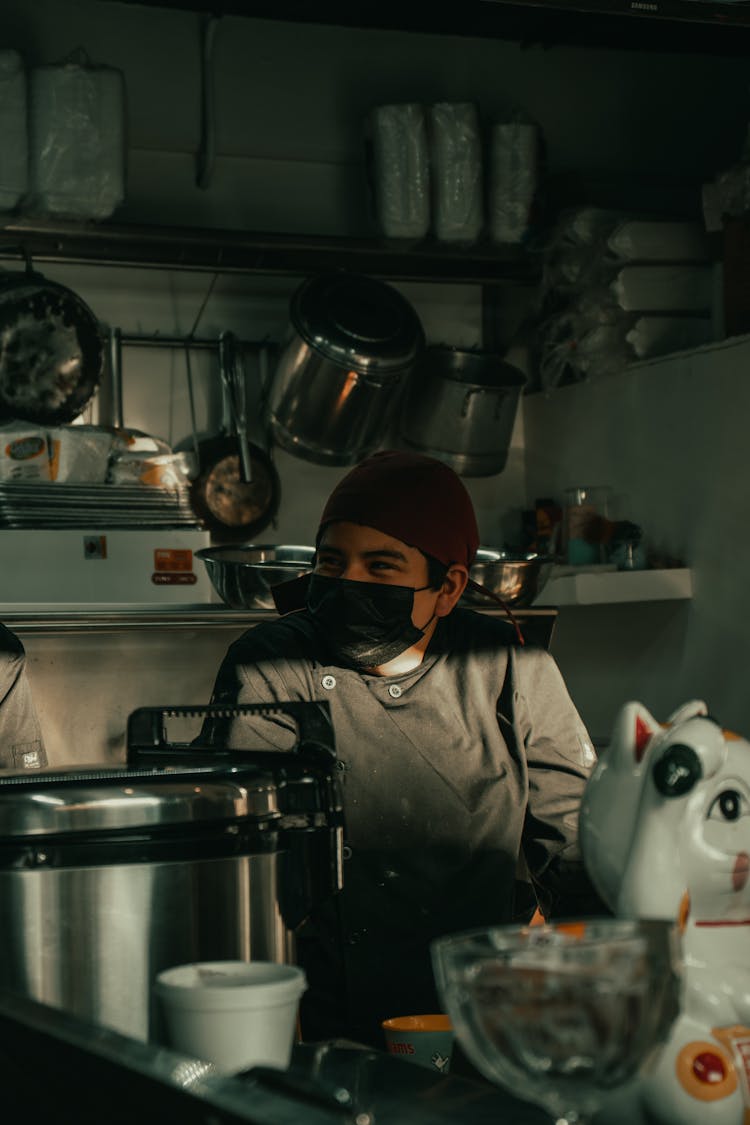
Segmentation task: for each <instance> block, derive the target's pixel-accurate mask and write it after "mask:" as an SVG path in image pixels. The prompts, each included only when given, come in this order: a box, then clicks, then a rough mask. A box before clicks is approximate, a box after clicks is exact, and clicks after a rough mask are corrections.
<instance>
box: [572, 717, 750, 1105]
mask: <svg viewBox="0 0 750 1125" xmlns="http://www.w3.org/2000/svg"><path fill="white" fill-rule="evenodd" d="M581 841H582V847H583V852H584V858H585V861H586V866H587V869H588V871H589V873H590V876H591V878H592V880H593V882H594V884H595V886H596V887H597V889H598V890H599V893H600V894H601V895H602V897H603V898H604V899H605V901H606V902H607V903H608V905H609V906H610V907H611V908H612V909H613V910H614V911H615V913H616V914H618V915H621V916H624V917H637V918H661V919H667V920H669V919H678V920H679V926H680V929H681V931H682V957H683V990H682V999H681V1007H680V1014H679V1016H678V1017H677V1019H676V1021H675V1023H674V1025H673V1027H672V1029H671V1032H670V1037H669V1040H668V1042H667V1044H666V1046H665V1049H664V1051H663V1053H662V1054H661V1055H660V1057H659V1059H658V1061H657V1063H656V1065H655V1067H654V1068H653V1069H652V1070H650V1071H648V1072H647V1073H646V1074H645V1075H644V1077H643V1079H642V1080H641V1084H640V1098H641V1101H642V1104H643V1106H644V1107H645V1109H646V1110H647V1111H648V1113H649V1114H650V1116H651V1117H653V1118H654V1119H655V1120H656V1121H658V1122H660V1123H663V1125H750V1085H749V1078H750V742H748V741H746V740H745V739H744V738H740V737H739V736H737V735H735V734H732V733H730V732H728V731H725V730H722V729H721V727H720V726H719V725H718V724H717V723H716V722H715V721H714V720H713V719H711V718H710V717H709V716H708V713H707V709H706V705H705V704H704V703H702V702H700V701H694V702H691V703H688V704H686V705H685V706H684V707H681V708H680V709H679V711H677V712H676V713H675V714H674V715H672V716H671V717H670V719H669V720H668V722H667V723H666V724H664V725H661V724H659V723H658V722H656V720H655V719H654V718H653V717H652V716H651V715H650V714H649V712H648V711H647V710H646V708H645V707H643V706H641V705H640V704H638V703H628V704H626V705H625V707H623V709H622V711H621V712H620V714H619V716H618V718H617V721H616V724H615V728H614V732H613V737H612V741H611V745H610V746H609V748H608V749H607V750H605V751H604V753H603V754H602V756H601V758H600V760H599V763H598V764H597V767H596V769H595V771H594V773H593V775H592V777H591V780H590V782H589V784H588V786H587V788H586V791H585V793H584V798H583V802H582V805H581Z"/></svg>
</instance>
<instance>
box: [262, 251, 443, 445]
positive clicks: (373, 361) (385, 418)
mask: <svg viewBox="0 0 750 1125" xmlns="http://www.w3.org/2000/svg"><path fill="white" fill-rule="evenodd" d="M290 313H291V327H290V331H289V336H288V339H287V342H286V345H285V347H284V349H283V351H282V353H281V356H280V358H279V363H278V366H277V368H276V371H275V373H274V376H273V379H272V382H271V386H270V389H269V394H268V404H267V423H268V425H269V427H270V430H271V433H272V435H273V437H274V439H275V441H276V442H277V443H278V444H279V445H280V446H281V447H282V448H283V449H286V450H287V451H288V452H290V453H294V454H296V455H297V456H299V457H302V458H305V459H306V460H308V461H314V462H316V463H318V464H321V465H351V464H353V463H354V462H355V461H358V460H360V459H361V458H362V457H364V456H366V455H367V454H368V453H370V452H371V451H372V450H374V449H375V448H377V446H378V445H379V444H380V443H381V442H382V441H383V439H384V438H385V436H386V433H387V429H388V425H389V423H390V421H391V418H392V414H393V410H394V408H395V406H396V402H397V393H398V390H399V387H400V385H401V383H402V380H403V378H404V376H405V375H406V373H407V372H408V371H409V369H410V368H411V366H412V364H413V362H414V360H415V359H416V357H417V356H418V355H419V354H420V352H421V350H422V347H423V345H424V333H423V330H422V326H421V324H420V322H419V318H418V317H417V314H416V312H415V311H414V309H413V308H412V306H411V305H410V304H409V302H408V301H407V300H406V299H405V298H404V297H402V296H401V294H400V293H398V292H397V291H396V290H395V289H393V288H391V286H389V285H386V284H385V283H384V282H381V281H375V280H373V279H372V278H368V277H362V276H360V275H357V274H347V273H337V274H330V275H329V274H326V275H322V276H319V277H312V278H309V279H308V280H307V281H305V282H303V284H302V285H301V286H300V287H299V288H298V289H297V291H296V292H295V293H294V295H293V297H292V301H291V306H290Z"/></svg>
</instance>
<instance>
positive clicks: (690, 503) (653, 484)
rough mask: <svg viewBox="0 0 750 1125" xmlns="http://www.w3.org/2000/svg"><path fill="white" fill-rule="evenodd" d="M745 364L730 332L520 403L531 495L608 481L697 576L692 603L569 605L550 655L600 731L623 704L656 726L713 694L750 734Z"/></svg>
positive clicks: (725, 715) (749, 389) (627, 511)
mask: <svg viewBox="0 0 750 1125" xmlns="http://www.w3.org/2000/svg"><path fill="white" fill-rule="evenodd" d="M748 362H750V339H748V338H747V337H736V338H734V339H731V340H727V341H725V342H724V343H723V344H719V345H715V346H713V347H708V348H703V349H701V350H699V351H696V352H690V353H688V352H686V353H682V354H677V355H675V356H673V357H670V358H668V359H664V360H661V361H658V360H656V361H650V362H645V363H640V364H636V365H634V366H633V367H632V368H630V369H629V370H628V371H625V372H623V373H622V374H620V375H617V376H612V377H609V378H602V379H600V380H599V381H592V382H591V383H587V384H578V385H576V386H572V387H567V388H562V389H558V390H556V391H554V392H553V393H552V394H550V395H549V396H546V397H545V396H543V395H535V396H530V397H528V398H527V399H526V402H525V425H526V469H527V474H528V478H527V486H528V490H529V493H528V494H529V496H530V497H533V496H539V495H547V494H549V493H550V492H551V493H553V494H556V495H560V494H561V492H562V489H564V488H566V487H569V486H572V485H576V484H606V485H610V486H611V487H612V489H613V492H614V494H615V495H616V496H618V497H619V503H620V511H619V515H620V516H621V517H625V518H630V519H633V520H634V521H635V522H636V523H639V524H641V525H642V527H643V529H644V533H645V537H646V542H647V543H648V545H649V547H650V548H651V549H654V550H657V551H659V552H662V553H666V554H670V555H672V556H676V557H677V558H679V559H682V560H684V562H685V563H686V564H687V565H688V566H690V567H692V569H693V572H694V597H693V599H692V600H691V601H689V602H685V603H681V602H662V603H654V604H649V603H643V604H641V605H625V606H612V607H609V608H608V609H600V608H583V609H579V608H570V609H566V610H564V611H563V614H562V616H561V620H560V622H559V626H560V627H559V631H558V634H557V641H558V644H557V646H556V649H555V651H556V655H557V656H558V659H559V661H560V663H561V666H562V668H563V671H564V673H565V674H566V677H567V679H568V682H569V685H570V687H571V690H572V692H573V694H574V696H575V698H576V700H577V702H578V703H579V705H580V707H581V709H582V711H583V714H584V716H585V718H586V719H587V721H588V722H589V725H590V726H591V728H592V732H593V733H594V734H596V735H601V734H607V733H608V731H609V728H610V726H611V721H612V718H613V716H614V714H615V712H616V709H617V708H618V706H619V705H620V704H621V703H623V702H625V700H626V699H639V700H641V701H642V702H643V703H645V704H646V706H647V707H649V708H650V709H652V710H653V713H654V715H655V717H656V718H657V719H659V720H661V721H663V720H665V719H666V718H667V717H668V714H669V713H670V712H671V711H672V710H673V709H675V708H676V707H677V706H679V705H680V704H681V703H683V702H686V701H687V700H688V699H692V698H698V699H705V700H706V702H707V703H708V706H709V710H710V711H711V713H712V714H714V715H715V716H716V718H718V719H719V720H720V721H721V722H722V723H723V724H724V725H725V726H727V727H730V728H732V729H734V730H737V731H739V732H741V733H744V734H747V732H748V731H750V693H748V689H747V678H748V669H749V668H750V634H748V630H747V621H748V620H749V619H750V586H748V582H747V573H748V568H747V560H748V557H750V524H749V523H748V518H747V517H748V513H750V484H749V483H748V479H749V478H748V474H747V473H746V472H745V470H744V467H743V459H744V452H743V451H744V448H745V445H746V441H747V437H746V434H747V418H748V411H749V410H750V381H748V379H747V368H748Z"/></svg>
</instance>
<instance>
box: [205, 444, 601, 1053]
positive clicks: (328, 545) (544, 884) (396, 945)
mask: <svg viewBox="0 0 750 1125" xmlns="http://www.w3.org/2000/svg"><path fill="white" fill-rule="evenodd" d="M478 543H479V533H478V530H477V522H476V518H475V513H474V510H473V507H472V503H471V499H470V497H469V494H468V492H467V490H466V488H465V486H464V485H463V483H462V481H461V480H460V478H459V477H458V476H457V475H456V474H455V473H454V472H453V470H452V469H450V468H449V467H448V466H446V465H445V464H443V463H442V462H440V461H437V460H434V459H433V458H430V457H424V456H421V455H417V454H412V453H406V452H400V451H385V452H381V453H377V454H374V455H373V456H371V457H369V458H368V459H366V460H365V461H363V462H362V463H361V464H360V465H358V466H356V467H355V468H354V469H352V470H351V471H350V472H349V473H348V474H347V475H346V476H345V477H344V478H343V480H342V481H341V482H340V483H339V484H338V485H337V486H336V487H335V488H334V490H333V492H332V493H331V495H330V497H329V499H328V501H327V503H326V505H325V508H324V511H323V514H322V516H321V520H320V526H319V530H318V534H317V541H316V547H317V553H316V561H315V567H314V571H313V573H312V575H310V576H305V577H304V578H302V579H298V580H296V581H295V582H294V583H285V584H284V586H282V587H276V588H275V593H276V594H277V599H276V600H277V605H278V606H279V608H280V610H281V611H282V614H283V615H282V616H281V617H280V618H279V619H277V620H273V621H268V622H262V623H260V624H258V625H256V626H255V627H254V628H251V629H250V630H249V631H248V632H246V633H245V634H244V635H243V636H242V637H241V638H239V640H237V641H236V642H235V643H234V644H233V645H232V646H231V647H230V649H229V651H228V652H227V654H226V657H225V658H224V661H223V663H222V666H221V668H220V670H219V673H218V676H217V679H216V684H215V688H214V694H213V702H215V703H230V704H231V703H274V702H279V701H289V700H293V701H305V700H325V701H326V702H328V704H329V705H330V710H331V717H332V722H333V730H334V735H335V741H336V750H337V756H338V759H339V769H340V771H341V772H340V777H341V779H342V787H343V795H344V811H345V819H346V829H345V847H344V865H343V866H344V887H343V890H342V891H341V892H340V893H339V894H338V895H336V896H334V897H333V898H332V899H330V900H329V901H328V902H326V903H324V904H323V905H322V907H320V908H319V909H316V911H315V913H314V915H313V917H312V918H311V919H310V920H309V922H307V923H305V925H304V926H303V927H301V929H300V931H299V932H298V935H297V939H298V959H299V961H300V963H301V964H302V965H303V967H304V968H305V970H306V972H307V976H308V981H309V989H308V992H307V994H306V996H305V997H304V999H303V1003H302V1009H301V1015H302V1034H303V1037H304V1039H305V1040H308V1041H309V1040H316V1039H324V1038H335V1037H342V1036H343V1037H347V1038H350V1039H354V1040H356V1041H358V1042H361V1043H367V1044H372V1045H375V1046H382V1043H383V1040H382V1033H381V1031H380V1021H381V1020H382V1019H384V1018H387V1017H390V1016H396V1015H412V1014H417V1013H429V1012H433V1011H439V1010H440V1009H439V1006H438V1003H439V1002H438V1000H437V995H436V992H435V985H434V980H433V975H432V968H431V963H430V956H429V943H430V941H431V940H432V939H433V938H435V937H437V936H438V935H441V934H447V933H452V932H456V931H459V930H464V929H470V928H472V927H478V926H484V925H490V924H502V923H506V922H509V921H511V920H512V919H513V918H514V917H516V916H517V909H516V907H514V888H515V885H516V871H517V867H518V862H519V856H520V857H521V862H523V863H524V864H525V866H526V868H527V869H528V872H529V873H530V876H531V879H532V882H533V885H534V888H535V891H536V896H537V899H538V902H539V905H540V907H541V909H542V911H543V913H544V914H545V916H547V917H562V916H569V917H571V916H579V917H580V916H582V915H584V914H593V913H600V912H602V911H603V909H604V908H603V907H602V905H601V903H600V902H599V900H598V899H597V897H596V895H595V894H594V892H593V889H592V888H591V886H590V884H589V882H588V880H587V878H586V875H585V872H584V870H583V867H582V864H581V860H580V854H579V851H578V831H577V824H578V806H579V801H580V798H581V794H582V791H583V788H584V786H585V783H586V780H587V777H588V775H589V772H590V770H591V768H592V766H593V764H594V761H595V755H594V751H593V749H592V746H591V742H590V739H589V736H588V734H587V732H586V730H585V728H584V725H583V723H582V721H581V719H580V717H579V715H578V713H577V711H576V709H575V707H574V705H573V703H572V701H571V699H570V697H569V695H568V692H567V690H566V688H565V685H564V683H563V680H562V676H561V674H560V672H559V670H558V668H557V666H556V664H555V662H554V660H553V659H552V657H551V656H550V655H549V653H547V652H546V651H544V650H542V649H539V648H532V647H531V646H524V645H522V644H521V643H520V641H521V640H522V638H520V637H519V636H518V635H517V633H516V630H515V629H514V627H513V625H511V624H509V623H508V622H507V621H505V620H504V619H501V618H499V617H496V616H491V615H489V614H482V613H479V612H476V611H474V610H471V609H466V608H463V607H460V606H459V605H458V602H459V599H460V597H461V594H462V593H463V591H464V589H465V587H466V584H467V581H468V578H469V568H470V566H471V564H472V561H473V559H474V556H475V553H476V550H477V546H478ZM488 604H492V603H491V602H488ZM251 720H252V725H251ZM211 738H212V742H213V744H214V745H228V746H230V747H232V748H233V749H267V748H269V747H271V748H275V749H289V748H291V746H292V745H293V741H294V732H293V731H292V729H291V724H290V723H289V722H288V720H285V718H284V717H283V716H281V715H279V716H272V717H265V716H264V717H262V718H261V717H256V716H252V717H251V719H250V718H247V717H241V718H238V719H235V720H233V722H232V723H230V724H226V725H225V726H224V728H219V727H218V726H217V727H216V728H215V729H214V730H213V731H212V734H211Z"/></svg>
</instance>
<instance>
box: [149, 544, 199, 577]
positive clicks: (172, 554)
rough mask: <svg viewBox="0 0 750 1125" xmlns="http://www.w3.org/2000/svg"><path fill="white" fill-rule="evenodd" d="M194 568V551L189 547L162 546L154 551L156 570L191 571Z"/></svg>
mask: <svg viewBox="0 0 750 1125" xmlns="http://www.w3.org/2000/svg"><path fill="white" fill-rule="evenodd" d="M192 569H193V552H192V551H190V550H188V549H187V548H177V547H170V548H166V547H160V548H157V550H155V551H154V570H157V571H189V570H192Z"/></svg>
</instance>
